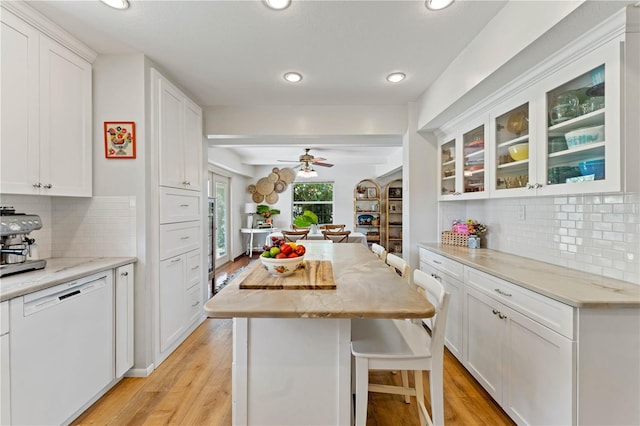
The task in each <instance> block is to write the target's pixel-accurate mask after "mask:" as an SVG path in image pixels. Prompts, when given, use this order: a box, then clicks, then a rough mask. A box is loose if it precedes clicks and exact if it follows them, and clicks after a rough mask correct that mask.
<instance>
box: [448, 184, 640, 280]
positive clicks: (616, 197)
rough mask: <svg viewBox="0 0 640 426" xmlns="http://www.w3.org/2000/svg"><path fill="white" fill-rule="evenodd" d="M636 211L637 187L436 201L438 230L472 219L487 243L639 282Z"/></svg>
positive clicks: (639, 199)
mask: <svg viewBox="0 0 640 426" xmlns="http://www.w3.org/2000/svg"><path fill="white" fill-rule="evenodd" d="M521 206H525V208H526V215H525V216H526V219H525V220H524V221H522V220H519V218H518V217H519V215H518V211H519V209H520V208H521ZM639 216H640V194H638V193H624V194H587V195H571V196H558V197H528V198H513V199H511V198H508V199H491V200H471V201H465V202H441V203H440V229H441V230H448V229H450V227H451V222H452V221H453V220H454V219H476V220H478V221H479V222H482V223H485V224H486V225H487V226H488V229H489V232H488V234H487V235H486V237H485V238H484V239H483V244H484V246H486V247H488V248H491V249H494V250H499V251H503V252H507V253H513V254H516V255H519V256H524V257H529V258H532V259H535V260H540V261H543V262H549V263H553V264H556V265H561V266H566V267H569V268H573V269H580V270H584V271H587V272H590V273H593V274H596V275H604V276H607V277H611V278H616V279H621V280H624V281H629V282H632V283H635V284H639V285H640V218H639Z"/></svg>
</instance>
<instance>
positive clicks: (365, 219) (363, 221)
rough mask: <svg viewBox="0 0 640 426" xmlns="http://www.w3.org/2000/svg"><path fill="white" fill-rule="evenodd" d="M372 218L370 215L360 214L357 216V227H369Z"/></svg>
mask: <svg viewBox="0 0 640 426" xmlns="http://www.w3.org/2000/svg"><path fill="white" fill-rule="evenodd" d="M371 222H373V216H372V215H370V214H361V215H359V216H358V225H371Z"/></svg>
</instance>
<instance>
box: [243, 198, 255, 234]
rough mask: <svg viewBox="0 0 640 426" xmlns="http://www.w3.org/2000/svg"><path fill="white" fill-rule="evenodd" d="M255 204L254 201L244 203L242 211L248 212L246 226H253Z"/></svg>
mask: <svg viewBox="0 0 640 426" xmlns="http://www.w3.org/2000/svg"><path fill="white" fill-rule="evenodd" d="M256 208H257V207H256V204H255V203H245V205H244V212H245V213H246V214H248V216H247V228H249V229H251V228H253V215H254V214H255V212H256Z"/></svg>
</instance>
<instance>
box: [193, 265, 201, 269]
mask: <svg viewBox="0 0 640 426" xmlns="http://www.w3.org/2000/svg"><path fill="white" fill-rule="evenodd" d="M191 269H193V270H196V269H200V265H196V266H194V267H192V268H191Z"/></svg>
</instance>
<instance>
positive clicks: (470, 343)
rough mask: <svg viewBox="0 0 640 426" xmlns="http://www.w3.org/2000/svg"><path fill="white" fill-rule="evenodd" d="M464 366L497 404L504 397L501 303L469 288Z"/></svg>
mask: <svg viewBox="0 0 640 426" xmlns="http://www.w3.org/2000/svg"><path fill="white" fill-rule="evenodd" d="M465 295H466V306H467V312H466V314H467V315H466V317H465V323H464V334H465V336H466V341H465V347H464V363H463V364H464V366H465V367H466V368H467V370H469V372H470V373H471V374H472V375H473V377H475V378H476V380H478V381H479V382H480V384H481V385H482V387H483V388H484V389H485V390H486V391H487V392H489V394H490V395H491V397H492V398H493V399H495V400H496V401H497V402H500V401H501V397H502V364H503V361H502V353H503V352H502V345H503V339H502V336H503V331H502V329H503V328H504V323H503V322H501V321H500V318H499V317H498V315H497V312H498V310H497V309H496V306H498V305H499V304H498V303H497V302H496V301H494V300H493V299H491V298H489V297H487V296H485V295H484V294H482V293H480V292H478V291H477V290H475V289H473V288H470V287H467V289H466V292H465Z"/></svg>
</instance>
